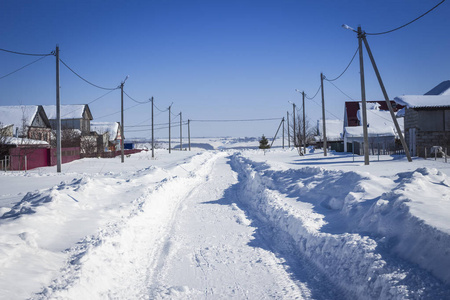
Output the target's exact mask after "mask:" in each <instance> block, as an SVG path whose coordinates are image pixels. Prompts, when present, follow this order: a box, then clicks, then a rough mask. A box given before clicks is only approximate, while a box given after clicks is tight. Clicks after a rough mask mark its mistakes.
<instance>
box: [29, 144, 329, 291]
mask: <svg viewBox="0 0 450 300" xmlns="http://www.w3.org/2000/svg"><path fill="white" fill-rule="evenodd" d="M194 161H195V162H194V163H190V164H187V165H183V166H180V170H178V171H179V172H180V174H179V175H178V176H176V177H170V178H165V179H163V180H162V181H161V182H160V183H159V184H157V185H156V186H155V187H153V188H151V189H149V190H148V191H147V192H146V193H145V196H144V197H141V198H138V200H137V201H135V203H134V205H133V207H134V209H133V210H132V213H131V214H130V216H128V217H127V219H126V220H125V221H123V220H120V221H119V222H118V223H113V224H109V225H108V226H107V227H106V228H104V229H103V231H102V232H100V234H98V235H97V236H94V237H92V238H89V239H87V240H85V241H83V242H82V243H81V244H80V245H78V246H77V247H75V248H72V249H71V250H70V259H69V262H68V264H67V266H66V267H65V268H64V271H63V272H62V276H60V277H59V278H57V279H56V280H55V281H54V282H53V284H51V285H50V286H49V287H47V288H46V289H45V290H44V291H43V292H42V293H40V294H39V295H37V296H36V298H71V299H80V298H89V299H102V298H117V299H192V298H194V299H233V298H234V299H273V298H288V299H304V298H307V299H309V298H311V295H312V292H311V289H310V288H308V284H307V281H308V280H309V282H312V283H313V285H316V286H317V287H318V286H321V287H324V285H325V284H324V282H327V280H326V279H325V278H322V279H323V280H324V281H321V280H318V278H319V277H321V276H320V275H318V274H316V273H315V272H309V275H306V276H303V279H304V280H306V281H305V282H301V281H300V279H299V278H296V277H295V276H293V274H292V272H291V271H289V270H288V269H289V266H288V265H287V264H286V263H285V260H284V259H283V258H282V257H279V256H277V255H276V253H274V252H273V250H274V249H277V248H285V247H286V245H285V243H286V240H279V239H277V238H276V237H271V236H270V234H269V235H266V234H261V233H256V231H257V230H267V229H262V228H258V227H254V226H252V221H251V220H249V219H248V218H247V216H246V213H245V211H243V210H242V209H241V208H240V207H239V206H240V205H242V203H241V202H240V201H239V197H238V194H237V191H238V188H237V187H236V186H238V185H239V183H238V182H237V178H238V176H237V174H236V173H235V172H234V171H233V170H232V169H231V166H230V163H229V162H230V156H229V155H227V154H226V153H224V152H220V153H215V154H212V153H205V154H203V155H201V156H198V157H195V158H194ZM183 171H184V173H185V174H182V173H183ZM144 177H152V176H149V175H146V176H144ZM147 180H148V178H147V179H145V180H144V179H143V178H141V177H139V178H136V179H135V183H134V185H135V186H136V187H137V188H141V184H143V182H144V181H147ZM136 181H138V182H140V183H139V184H137V182H136ZM150 182H151V180H150V181H149V183H150ZM128 192H130V191H128ZM271 231H272V230H271ZM280 242H281V243H282V244H281V245H279V244H277V243H280ZM292 258H293V256H292V257H291V259H292ZM291 263H292V261H291ZM299 264H301V260H300V259H297V264H296V265H297V266H296V267H297V268H298V269H302V266H301V265H299ZM305 266H306V265H305ZM308 267H309V268H311V266H308ZM305 268H306V267H305ZM304 274H308V272H306V271H305V272H304ZM307 276H311V277H310V278H307ZM322 277H323V276H322ZM334 288H335V287H334ZM334 288H332V289H331V290H334ZM326 290H329V287H328V288H327V289H325V288H322V292H325V291H326Z"/></svg>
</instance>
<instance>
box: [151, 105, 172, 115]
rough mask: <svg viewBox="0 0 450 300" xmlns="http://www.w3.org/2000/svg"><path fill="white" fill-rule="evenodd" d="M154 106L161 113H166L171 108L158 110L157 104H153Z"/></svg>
mask: <svg viewBox="0 0 450 300" xmlns="http://www.w3.org/2000/svg"><path fill="white" fill-rule="evenodd" d="M153 106H154V107H155V108H156V109H157V110H159V111H160V112H161V113H163V112H166V111H168V110H169V108H166V109H165V110H162V109H160V108H158V106H156V104H155V103H153Z"/></svg>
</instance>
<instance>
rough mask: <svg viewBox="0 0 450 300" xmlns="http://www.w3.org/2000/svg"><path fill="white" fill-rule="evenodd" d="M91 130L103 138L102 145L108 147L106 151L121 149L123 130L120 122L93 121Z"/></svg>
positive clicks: (104, 147)
mask: <svg viewBox="0 0 450 300" xmlns="http://www.w3.org/2000/svg"><path fill="white" fill-rule="evenodd" d="M91 130H92V131H95V132H96V133H97V134H98V135H99V137H100V138H101V139H102V145H103V146H102V147H103V149H106V150H105V151H117V150H120V140H121V139H122V131H121V126H120V123H119V122H92V123H91ZM99 144H100V143H99Z"/></svg>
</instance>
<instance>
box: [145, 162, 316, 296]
mask: <svg viewBox="0 0 450 300" xmlns="http://www.w3.org/2000/svg"><path fill="white" fill-rule="evenodd" d="M227 161H228V158H225V157H223V158H219V159H217V160H216V161H215V165H214V166H213V168H212V169H211V173H210V174H208V175H206V176H205V180H204V181H202V182H201V183H200V184H199V185H197V186H196V187H194V188H193V189H192V192H191V193H190V194H189V197H187V198H186V199H185V200H183V201H184V204H185V205H186V210H184V211H183V213H182V214H180V216H179V217H177V218H175V220H176V224H174V225H172V228H175V232H173V233H172V234H174V235H176V236H179V237H180V238H179V239H178V240H177V241H176V243H178V245H175V246H174V247H173V248H174V249H176V251H177V253H175V254H173V255H170V256H169V257H164V256H162V257H164V259H165V260H166V261H165V262H164V266H165V267H164V269H163V270H159V271H160V274H161V276H158V280H157V282H152V283H151V286H150V290H151V291H150V292H151V293H150V295H152V297H151V298H154V299H186V298H194V299H233V298H235V299H249V298H250V299H272V298H289V299H303V298H305V297H307V296H305V295H307V294H308V292H307V288H306V287H302V288H299V287H298V286H297V283H298V282H294V281H292V280H291V279H290V276H289V274H288V273H287V272H286V269H285V268H284V267H283V265H282V264H283V261H282V260H279V259H278V258H277V257H276V256H275V255H274V254H273V253H271V252H270V251H267V250H265V249H263V248H255V247H253V246H252V245H250V243H251V240H252V239H253V237H252V235H253V233H254V230H255V228H254V227H252V226H250V225H251V224H250V221H248V220H246V219H245V215H244V213H243V212H242V211H241V210H240V209H238V208H237V206H236V205H235V204H233V203H234V201H235V200H236V198H237V196H236V194H235V187H234V186H235V184H236V183H237V182H236V181H237V178H236V177H237V176H236V174H235V173H234V172H233V171H232V170H231V168H230V166H229V165H228V164H227ZM168 238H170V237H168ZM230 266H233V267H234V268H233V269H234V270H235V271H233V270H232V268H231V267H230ZM199 273H200V275H199Z"/></svg>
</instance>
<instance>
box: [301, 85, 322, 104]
mask: <svg viewBox="0 0 450 300" xmlns="http://www.w3.org/2000/svg"><path fill="white" fill-rule="evenodd" d="M320 88H321V85H319V88H318V89H317V92H316V93H315V94H314V96H313V97H312V98H310V97H308V96H306V94H305V98H306V99H309V100H313V99H314V98H316V96H317V94H319V91H320Z"/></svg>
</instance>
